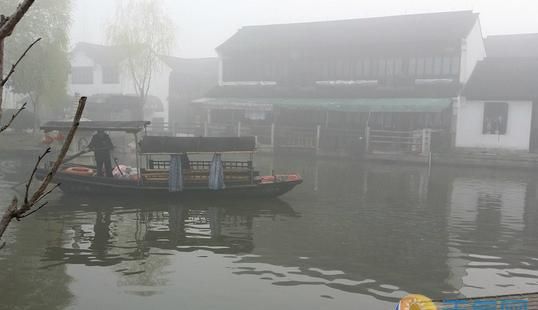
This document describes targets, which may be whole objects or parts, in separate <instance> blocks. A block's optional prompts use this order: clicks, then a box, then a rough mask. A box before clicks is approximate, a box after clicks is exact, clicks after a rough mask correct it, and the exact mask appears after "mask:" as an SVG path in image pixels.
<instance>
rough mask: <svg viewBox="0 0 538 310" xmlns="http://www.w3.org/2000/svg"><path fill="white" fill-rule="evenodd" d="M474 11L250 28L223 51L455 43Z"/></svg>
mask: <svg viewBox="0 0 538 310" xmlns="http://www.w3.org/2000/svg"><path fill="white" fill-rule="evenodd" d="M477 17H478V14H476V13H473V12H472V11H454V12H440V13H427V14H413V15H401V16H387V17H374V18H361V19H350V20H338V21H326V22H311V23H295V24H280V25H261V26H246V27H243V28H241V29H240V30H239V31H238V32H237V33H236V34H235V35H233V36H232V37H231V38H229V39H228V40H227V41H226V42H224V43H223V44H222V45H220V46H219V47H217V50H218V51H219V52H226V51H229V50H233V49H238V48H241V49H249V48H260V47H265V46H279V45H284V46H288V45H289V44H300V43H303V44H309V43H312V44H320V43H321V44H327V43H328V42H329V43H330V42H344V43H346V42H355V43H358V44H365V45H367V44H374V43H378V42H382V43H400V42H407V43H409V42H411V43H412V42H424V41H451V40H460V39H462V38H464V37H466V36H467V35H468V33H469V32H470V31H471V29H472V27H473V26H474V25H475V23H476V21H477Z"/></svg>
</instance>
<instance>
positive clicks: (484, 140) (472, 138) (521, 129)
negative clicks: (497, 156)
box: [456, 100, 532, 151]
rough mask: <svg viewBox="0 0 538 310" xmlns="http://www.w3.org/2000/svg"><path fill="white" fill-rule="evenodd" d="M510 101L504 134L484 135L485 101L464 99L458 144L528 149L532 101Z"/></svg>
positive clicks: (459, 122) (457, 138)
mask: <svg viewBox="0 0 538 310" xmlns="http://www.w3.org/2000/svg"><path fill="white" fill-rule="evenodd" d="M504 102H507V103H508V118H507V127H506V134H505V135H488V134H483V133H482V132H483V120H484V101H465V100H463V101H462V103H461V104H460V107H459V109H458V119H457V127H456V147H463V148H465V147H467V148H491V149H506V150H514V151H529V145H530V133H531V117H532V102H531V101H504Z"/></svg>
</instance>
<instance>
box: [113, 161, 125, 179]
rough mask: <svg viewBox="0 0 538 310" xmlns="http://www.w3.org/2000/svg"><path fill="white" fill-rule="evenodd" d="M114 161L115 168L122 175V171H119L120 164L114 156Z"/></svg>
mask: <svg viewBox="0 0 538 310" xmlns="http://www.w3.org/2000/svg"><path fill="white" fill-rule="evenodd" d="M114 163H116V168H118V171H119V172H120V175H121V176H123V172H122V171H121V168H120V164H118V159H117V158H116V157H114Z"/></svg>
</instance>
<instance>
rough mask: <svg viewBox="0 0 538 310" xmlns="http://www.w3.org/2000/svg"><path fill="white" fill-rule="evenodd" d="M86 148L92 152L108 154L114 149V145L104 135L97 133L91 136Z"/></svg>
mask: <svg viewBox="0 0 538 310" xmlns="http://www.w3.org/2000/svg"><path fill="white" fill-rule="evenodd" d="M88 148H90V150H92V151H94V152H99V153H104V152H110V151H111V150H112V149H113V148H114V145H113V144H112V140H110V137H109V136H108V135H107V134H106V133H104V132H98V133H96V134H95V135H93V137H92V140H91V141H90V144H89V145H88Z"/></svg>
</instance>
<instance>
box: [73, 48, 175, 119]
mask: <svg viewBox="0 0 538 310" xmlns="http://www.w3.org/2000/svg"><path fill="white" fill-rule="evenodd" d="M71 67H93V83H92V84H73V83H72V82H71V76H69V83H68V91H69V94H70V95H75V94H76V93H78V94H79V95H81V96H92V95H96V94H120V95H134V94H136V90H135V87H134V83H133V80H132V78H131V77H130V75H129V74H128V73H127V72H126V71H125V69H124V68H122V66H121V65H120V67H119V75H120V77H119V80H120V82H119V83H116V84H105V83H103V68H102V66H101V65H99V64H96V63H94V61H93V60H92V59H91V58H89V57H88V56H86V55H85V54H84V53H80V52H79V53H75V54H74V55H72V57H71ZM171 71H172V70H171V69H170V67H168V66H167V65H166V64H164V63H161V64H159V66H158V67H157V69H156V70H155V71H154V72H153V75H152V82H151V88H150V91H149V94H150V95H152V96H155V97H158V98H159V99H160V100H161V102H162V104H163V108H164V111H163V112H158V113H155V114H154V115H151V116H146V117H148V118H150V117H162V118H164V120H165V121H167V120H168V92H169V78H170V73H171Z"/></svg>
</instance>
